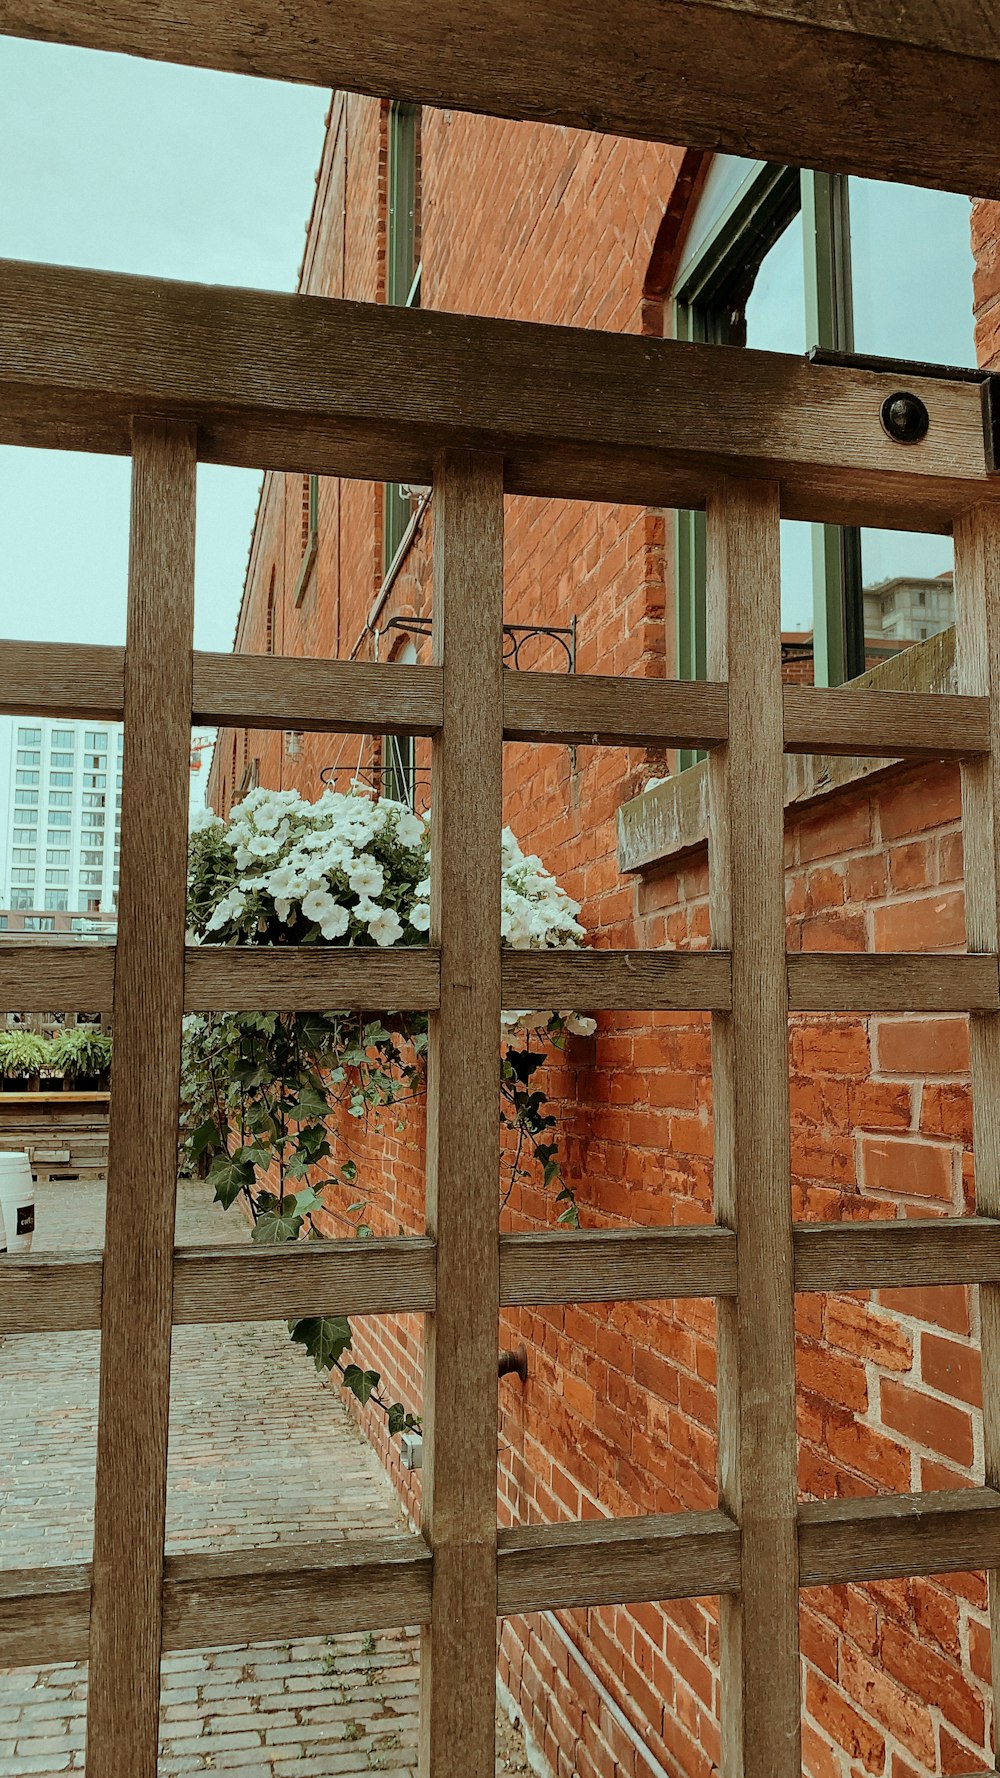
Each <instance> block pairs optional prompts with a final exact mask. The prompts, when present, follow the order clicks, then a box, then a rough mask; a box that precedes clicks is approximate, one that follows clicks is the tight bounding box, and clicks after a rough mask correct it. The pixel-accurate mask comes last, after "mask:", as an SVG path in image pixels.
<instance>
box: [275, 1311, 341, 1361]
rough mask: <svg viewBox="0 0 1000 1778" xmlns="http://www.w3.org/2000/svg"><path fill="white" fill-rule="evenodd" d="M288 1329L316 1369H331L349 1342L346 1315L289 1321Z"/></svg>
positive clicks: (311, 1317)
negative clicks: (303, 1348)
mask: <svg viewBox="0 0 1000 1778" xmlns="http://www.w3.org/2000/svg"><path fill="white" fill-rule="evenodd" d="M288 1331H289V1333H290V1334H291V1336H292V1339H293V1340H296V1341H298V1344H299V1345H300V1346H304V1347H305V1349H306V1351H307V1352H308V1354H309V1356H310V1358H311V1359H312V1361H313V1363H314V1364H315V1366H316V1369H317V1370H318V1371H328V1370H332V1368H333V1366H334V1365H335V1364H336V1363H337V1362H338V1360H339V1359H340V1358H341V1357H342V1355H343V1353H345V1352H346V1351H347V1349H348V1347H349V1346H350V1344H351V1324H350V1322H349V1321H348V1319H347V1317H346V1315H321V1316H310V1317H308V1318H307V1319H306V1320H303V1321H290V1322H289V1323H288Z"/></svg>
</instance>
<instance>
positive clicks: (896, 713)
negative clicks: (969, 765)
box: [782, 685, 990, 759]
mask: <svg viewBox="0 0 1000 1778" xmlns="http://www.w3.org/2000/svg"><path fill="white" fill-rule="evenodd" d="M782 700H783V703H784V711H785V725H784V735H785V752H786V753H824V754H835V755H844V756H847V757H851V756H853V755H859V756H861V757H866V758H867V757H872V758H876V757H884V758H886V759H968V758H970V757H971V756H972V755H974V754H977V753H987V752H988V751H989V746H990V725H989V703H988V700H987V699H986V698H983V697H960V696H946V695H943V694H938V693H936V692H918V691H910V692H905V691H851V690H844V689H830V688H828V687H826V686H812V685H786V686H785V687H784V688H783V691H782Z"/></svg>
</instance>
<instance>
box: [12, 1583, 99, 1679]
mask: <svg viewBox="0 0 1000 1778" xmlns="http://www.w3.org/2000/svg"><path fill="white" fill-rule="evenodd" d="M89 1631H90V1564H89V1562H88V1563H75V1564H72V1565H66V1566H60V1567H49V1568H4V1569H0V1667H41V1666H46V1665H48V1663H49V1662H50V1661H85V1660H86V1659H87V1653H88V1647H87V1643H88V1637H89Z"/></svg>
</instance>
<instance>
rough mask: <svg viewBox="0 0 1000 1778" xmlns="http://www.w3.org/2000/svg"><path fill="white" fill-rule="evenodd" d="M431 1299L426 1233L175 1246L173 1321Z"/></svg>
mask: <svg viewBox="0 0 1000 1778" xmlns="http://www.w3.org/2000/svg"><path fill="white" fill-rule="evenodd" d="M433 1307H434V1243H433V1241H431V1240H428V1239H426V1238H425V1237H423V1236H420V1237H417V1238H408V1237H400V1238H399V1239H391V1240H384V1241H374V1240H373V1241H357V1240H350V1241H317V1242H312V1241H298V1242H295V1243H294V1244H291V1245H286V1246H282V1247H254V1246H247V1247H218V1248H207V1247H178V1248H177V1249H176V1250H175V1252H174V1322H175V1324H176V1325H177V1326H185V1325H188V1324H205V1323H209V1322H218V1321H292V1320H296V1319H298V1318H299V1317H301V1316H306V1315H382V1314H397V1313H402V1312H403V1311H404V1310H417V1311H430V1310H431V1309H433Z"/></svg>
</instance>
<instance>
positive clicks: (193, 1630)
mask: <svg viewBox="0 0 1000 1778" xmlns="http://www.w3.org/2000/svg"><path fill="white" fill-rule="evenodd" d="M430 1604H431V1555H430V1551H429V1550H428V1548H427V1546H426V1544H425V1543H424V1542H423V1541H422V1539H420V1538H419V1537H382V1538H354V1537H347V1538H345V1539H344V1541H343V1543H339V1544H337V1543H333V1542H332V1541H330V1542H324V1543H284V1544H279V1545H277V1546H276V1547H274V1548H271V1549H237V1550H226V1551H218V1552H213V1553H212V1554H210V1555H202V1554H198V1555H183V1556H168V1557H167V1561H166V1565H165V1572H164V1583H163V1646H164V1649H165V1650H172V1649H183V1648H211V1647H215V1646H217V1645H219V1644H226V1643H230V1644H232V1643H240V1642H274V1641H278V1640H280V1639H282V1638H285V1637H299V1636H337V1635H342V1634H346V1633H348V1632H352V1631H353V1632H357V1631H359V1630H388V1629H394V1628H395V1627H396V1626H402V1625H404V1624H418V1623H426V1621H427V1619H428V1617H429V1615H430Z"/></svg>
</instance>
